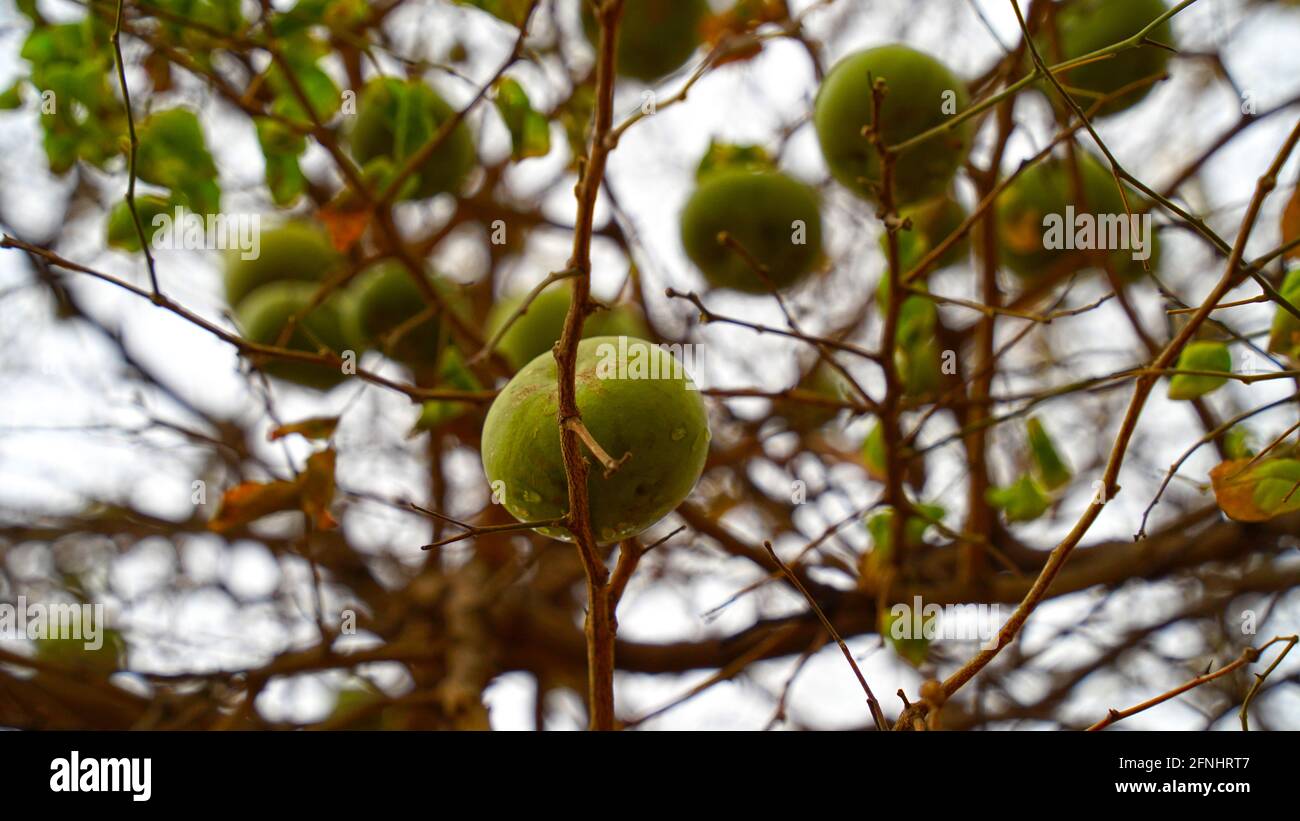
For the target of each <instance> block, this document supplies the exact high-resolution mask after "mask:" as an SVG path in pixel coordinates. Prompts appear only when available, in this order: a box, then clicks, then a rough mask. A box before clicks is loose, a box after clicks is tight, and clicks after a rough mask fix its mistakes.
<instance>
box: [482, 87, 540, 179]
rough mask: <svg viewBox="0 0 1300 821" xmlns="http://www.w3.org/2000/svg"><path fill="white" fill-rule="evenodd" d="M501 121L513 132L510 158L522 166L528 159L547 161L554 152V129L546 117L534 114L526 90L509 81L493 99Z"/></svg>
mask: <svg viewBox="0 0 1300 821" xmlns="http://www.w3.org/2000/svg"><path fill="white" fill-rule="evenodd" d="M493 102H494V103H495V104H496V107H497V111H498V112H500V114H501V119H502V120H504V121H505V124H506V128H508V129H509V130H510V142H511V145H512V148H511V150H510V156H511V158H512V159H513V160H514V161H515V162H518V161H520V160H523V159H527V158H528V157H544V156H546V155H547V154H549V153H550V151H551V126H550V123H548V122H547V120H546V117H545V116H543V115H542V114H539V113H538V112H536V111H534V110H533V106H532V104H531V103H530V102H529V101H528V94H527V93H525V92H524V87H523V86H521V85H519V83H518V82H516V81H515V80H513V79H511V78H509V77H505V78H503V79H502V80H501V81H500V82H498V83H497V87H496V96H495V97H494V98H493Z"/></svg>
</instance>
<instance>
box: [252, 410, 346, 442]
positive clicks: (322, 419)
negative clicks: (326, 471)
mask: <svg viewBox="0 0 1300 821" xmlns="http://www.w3.org/2000/svg"><path fill="white" fill-rule="evenodd" d="M338 426H339V418H338V417H337V416H313V417H312V418H310V419H304V420H302V421H301V422H293V423H291V424H288V425H281V426H280V427H278V428H276V429H275V430H273V431H271V432H270V433H268V434H267V435H266V438H267V439H268V440H270V441H272V442H274V441H275V440H277V439H283V438H284V437H286V436H288V435H289V434H291V433H297V434H300V435H301V436H303V437H305V438H307V439H328V438H330V437H331V436H333V435H334V430H335V429H336V428H337V427H338Z"/></svg>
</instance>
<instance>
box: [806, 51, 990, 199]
mask: <svg viewBox="0 0 1300 821" xmlns="http://www.w3.org/2000/svg"><path fill="white" fill-rule="evenodd" d="M882 79H883V80H884V81H885V84H886V86H887V94H886V96H885V98H884V101H883V104H882V106H881V111H880V112H879V119H878V120H877V119H876V112H875V111H874V108H875V105H874V102H873V99H872V84H873V83H874V82H875V81H877V80H882ZM966 104H967V94H966V86H965V84H964V83H963V82H962V81H961V79H960V78H959V77H957V75H955V74H953V73H952V72H951V71H950V70H949V69H948V67H947V66H945V65H944V64H943V63H941V62H939V61H938V60H936V59H935V58H933V57H931V56H929V55H928V54H924V53H922V52H920V51H917V50H915V49H912V48H909V47H907V46H904V45H889V46H881V47H879V48H873V49H868V50H866V51H859V52H857V53H856V54H851V55H849V56H848V57H845V58H844V59H843V60H841V61H840V62H838V63H837V64H836V65H835V67H834V68H832V69H831V71H830V73H829V74H827V75H826V79H825V81H823V82H822V87H821V89H820V90H819V91H818V92H817V101H816V104H815V108H814V110H813V125H814V126H815V127H816V129H817V139H818V140H819V141H820V143H821V149H822V155H823V156H824V157H825V158H826V165H827V166H829V167H830V170H831V174H832V175H834V177H835V179H837V180H839V182H840V184H842V185H843V186H845V187H846V188H848V189H849V190H850V191H853V192H854V193H856V194H858V195H859V196H861V197H865V198H866V199H869V200H873V201H874V200H876V199H878V189H879V186H880V184H881V167H880V154H879V151H878V150H877V148H876V146H875V145H873V144H872V142H871V140H870V139H868V138H867V137H865V136H863V129H864V128H866V127H868V126H870V125H871V124H872V123H873V122H878V124H879V127H880V133H881V136H882V137H883V139H884V142H885V143H886V145H891V146H892V145H898V144H899V143H901V142H903V141H904V140H907V139H909V138H911V137H915V136H917V135H919V134H921V133H923V132H926V131H929V130H930V129H932V128H935V127H937V126H941V125H943V124H944V123H947V122H950V121H951V120H952V118H953V117H954V116H955V115H957V114H959V113H961V112H962V111H963V110H965V108H966ZM970 141H971V128H970V124H969V121H966V122H963V123H960V124H959V125H956V126H954V127H953V128H952V129H950V130H948V131H945V132H943V133H942V134H939V135H937V136H935V137H933V138H932V139H929V140H927V141H925V142H922V143H919V144H917V145H914V146H912V147H910V148H908V149H906V150H904V151H902V152H900V153H899V154H898V156H897V158H896V161H895V165H894V186H893V187H894V204H895V205H900V206H901V205H907V204H911V203H916V202H920V201H922V200H926V199H929V198H931V197H937V196H939V195H940V194H942V193H943V192H944V191H945V190H946V189H947V188H948V183H949V182H951V181H952V178H953V175H954V174H956V173H957V169H958V168H960V167H961V164H962V161H963V160H964V159H965V158H966V152H967V150H968V149H969V148H970Z"/></svg>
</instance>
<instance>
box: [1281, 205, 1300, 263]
mask: <svg viewBox="0 0 1300 821" xmlns="http://www.w3.org/2000/svg"><path fill="white" fill-rule="evenodd" d="M1297 239H1300V188H1296V190H1295V193H1293V194H1292V195H1291V199H1289V200H1287V203H1286V208H1285V209H1283V210H1282V244H1283V245H1285V244H1286V243H1288V242H1294V241H1295V240H1297ZM1286 256H1287V257H1289V258H1291V259H1300V246H1296V247H1295V248H1292V249H1291V250H1289V251H1287V252H1286Z"/></svg>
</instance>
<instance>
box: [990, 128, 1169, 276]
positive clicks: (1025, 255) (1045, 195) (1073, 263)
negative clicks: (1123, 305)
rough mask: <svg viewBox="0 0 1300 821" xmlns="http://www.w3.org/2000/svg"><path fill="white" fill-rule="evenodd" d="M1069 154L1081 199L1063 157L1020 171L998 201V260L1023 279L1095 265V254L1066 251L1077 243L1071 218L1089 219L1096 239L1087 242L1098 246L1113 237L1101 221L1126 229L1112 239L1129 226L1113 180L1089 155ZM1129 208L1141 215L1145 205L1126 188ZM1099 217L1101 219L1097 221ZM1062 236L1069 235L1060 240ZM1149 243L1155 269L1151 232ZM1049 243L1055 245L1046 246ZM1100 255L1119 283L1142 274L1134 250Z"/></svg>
mask: <svg viewBox="0 0 1300 821" xmlns="http://www.w3.org/2000/svg"><path fill="white" fill-rule="evenodd" d="M1074 156H1075V158H1076V159H1077V163H1078V172H1079V179H1080V180H1081V182H1082V194H1083V196H1082V197H1079V196H1077V195H1076V193H1075V192H1076V191H1077V190H1078V189H1077V188H1076V186H1075V183H1074V180H1075V176H1074V172H1073V171H1072V170H1071V163H1070V161H1069V159H1064V158H1051V159H1048V160H1044V161H1043V162H1040V163H1038V164H1037V165H1035V166H1033V167H1031V168H1027V169H1025V171H1024V172H1023V173H1021V174H1020V176H1018V177H1017V178H1016V179H1015V180H1014V181H1013V182H1012V183H1011V185H1009V186H1008V187H1007V188H1006V190H1005V191H1003V192H1002V195H1001V196H1000V197H998V201H997V219H998V240H999V242H1000V244H1001V255H1002V261H1003V263H1005V264H1006V266H1007V267H1008V268H1010V269H1011V270H1012V271H1013V272H1015V273H1016V274H1017V275H1019V276H1020V277H1023V278H1024V279H1026V280H1034V279H1038V278H1041V277H1043V276H1047V275H1049V274H1053V273H1055V274H1060V275H1062V276H1064V275H1067V274H1070V273H1074V272H1075V271H1079V270H1082V269H1084V268H1087V267H1089V266H1092V265H1096V264H1097V259H1098V252H1096V251H1091V250H1080V249H1079V248H1077V247H1076V248H1067V247H1065V242H1064V241H1065V240H1066V239H1071V238H1073V240H1074V241H1075V244H1076V245H1077V244H1078V243H1077V239H1078V237H1076V234H1077V233H1078V232H1077V229H1078V225H1076V224H1071V222H1070V221H1069V218H1070V216H1071V214H1073V218H1074V220H1075V223H1078V222H1079V221H1080V220H1081V219H1082V220H1089V221H1091V222H1092V224H1093V225H1094V226H1095V229H1094V230H1093V231H1092V232H1091V234H1092V235H1093V236H1094V237H1095V239H1094V240H1092V242H1093V244H1094V245H1098V244H1101V243H1100V240H1101V239H1102V238H1103V235H1105V236H1106V237H1109V236H1110V235H1111V234H1112V233H1114V232H1112V231H1111V230H1110V229H1109V228H1107V227H1106V226H1104V225H1102V222H1103V220H1105V221H1110V220H1120V221H1122V222H1124V223H1125V224H1127V225H1128V226H1129V229H1125V230H1124V232H1123V234H1117V238H1119V239H1122V237H1123V236H1126V235H1130V234H1131V230H1130V229H1131V225H1132V223H1131V220H1130V219H1129V217H1128V213H1127V212H1126V211H1125V209H1124V200H1123V198H1121V197H1120V193H1119V189H1118V188H1117V187H1116V185H1115V178H1114V176H1113V175H1112V174H1111V172H1110V171H1109V170H1107V169H1106V167H1105V166H1103V165H1102V164H1101V163H1100V162H1099V161H1098V160H1097V159H1096V158H1095V157H1093V156H1092V155H1091V154H1088V153H1086V152H1082V151H1077V152H1075V155H1074ZM1128 204H1129V208H1130V209H1131V210H1132V212H1133V214H1134V215H1140V214H1141V212H1142V210H1143V209H1144V208H1145V207H1146V201H1145V200H1143V199H1142V198H1141V197H1139V196H1137V195H1136V194H1135V193H1134V192H1133V191H1131V190H1130V191H1129V192H1128ZM1068 209H1072V210H1068ZM1098 215H1100V216H1101V217H1102V219H1101V220H1099V219H1097V216H1098ZM1050 225H1057V226H1059V227H1060V229H1061V230H1059V231H1055V232H1054V231H1052V230H1051V229H1050V227H1049V226H1050ZM1066 234H1068V235H1070V236H1069V237H1066V236H1064V235H1066ZM1057 235H1059V236H1057ZM1150 239H1151V248H1149V249H1147V250H1148V251H1149V252H1150V258H1149V259H1148V260H1147V264H1148V265H1150V267H1151V269H1152V270H1155V269H1156V268H1157V267H1158V264H1159V259H1160V242H1159V239H1158V238H1157V237H1156V236H1155V234H1154V233H1152V235H1151V238H1150ZM1106 242H1107V243H1108V244H1109V243H1111V242H1112V240H1111V239H1106ZM1049 244H1052V245H1053V246H1054V247H1051V248H1049V247H1047V246H1048V245H1049ZM1123 244H1125V243H1123V242H1122V241H1121V242H1114V245H1116V246H1118V245H1123ZM1127 244H1128V245H1130V246H1135V243H1134V239H1133V237H1132V236H1128V242H1127ZM1104 253H1105V254H1106V256H1107V258H1108V259H1109V260H1110V263H1111V266H1112V268H1113V270H1114V271H1115V273H1116V275H1118V276H1119V277H1120V278H1121V279H1125V280H1128V281H1133V280H1136V279H1138V278H1139V277H1141V276H1142V275H1143V274H1144V273H1145V270H1144V269H1143V267H1142V260H1139V259H1134V258H1133V254H1134V250H1133V249H1131V248H1120V247H1114V248H1112V249H1111V250H1109V251H1106V252H1104Z"/></svg>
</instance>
